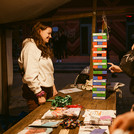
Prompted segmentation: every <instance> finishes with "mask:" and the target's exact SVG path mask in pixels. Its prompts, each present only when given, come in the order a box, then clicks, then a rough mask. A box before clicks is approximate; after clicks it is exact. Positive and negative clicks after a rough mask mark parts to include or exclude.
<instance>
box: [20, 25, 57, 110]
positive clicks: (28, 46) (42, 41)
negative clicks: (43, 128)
mask: <svg viewBox="0 0 134 134" xmlns="http://www.w3.org/2000/svg"><path fill="white" fill-rule="evenodd" d="M51 33H52V28H51V27H50V26H46V25H43V24H41V23H40V22H38V23H36V24H35V25H34V27H33V29H32V35H31V38H27V39H25V40H24V41H23V44H22V45H23V48H22V51H21V54H20V57H19V59H18V62H19V66H20V69H21V70H23V71H22V76H23V78H22V81H23V87H22V90H23V97H24V98H25V99H26V100H27V104H28V107H29V111H32V110H34V109H35V108H36V107H38V106H39V105H40V104H43V103H45V102H46V99H48V98H50V97H52V96H55V95H56V94H57V90H56V88H55V84H54V76H53V73H54V68H53V63H52V60H51V58H52V55H53V54H52V51H51V49H50V47H49V46H47V45H46V43H48V42H49V39H50V38H51Z"/></svg>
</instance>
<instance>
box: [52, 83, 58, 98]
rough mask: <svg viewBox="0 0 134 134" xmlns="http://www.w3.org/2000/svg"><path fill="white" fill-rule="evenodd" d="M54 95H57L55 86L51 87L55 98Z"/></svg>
mask: <svg viewBox="0 0 134 134" xmlns="http://www.w3.org/2000/svg"><path fill="white" fill-rule="evenodd" d="M56 94H58V92H57V90H56V87H55V85H53V96H55V95H56Z"/></svg>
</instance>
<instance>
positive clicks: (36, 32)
mask: <svg viewBox="0 0 134 134" xmlns="http://www.w3.org/2000/svg"><path fill="white" fill-rule="evenodd" d="M48 27H50V26H47V25H43V24H42V23H40V22H37V23H36V24H35V25H34V26H33V28H32V33H31V36H32V38H33V39H34V41H35V43H36V45H37V47H38V48H39V49H40V50H41V52H42V53H41V56H43V57H46V58H48V57H51V58H52V56H53V53H52V50H51V49H50V47H49V46H47V45H46V44H45V42H44V41H43V39H42V37H41V36H40V33H39V30H40V29H41V30H45V29H46V28H48Z"/></svg>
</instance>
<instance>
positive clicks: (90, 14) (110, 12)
mask: <svg viewBox="0 0 134 134" xmlns="http://www.w3.org/2000/svg"><path fill="white" fill-rule="evenodd" d="M93 2H94V1H93ZM93 10H94V9H93ZM104 12H105V15H106V16H109V15H120V14H127V13H129V12H134V8H121V9H120V10H106V11H105V10H104V11H97V10H96V16H102V15H103V14H104ZM93 15H94V14H93V12H88V13H79V14H73V15H63V16H54V17H50V18H43V19H37V20H35V21H41V22H52V21H62V20H71V19H79V18H87V17H93Z"/></svg>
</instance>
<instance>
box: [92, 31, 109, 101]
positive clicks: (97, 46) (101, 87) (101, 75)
mask: <svg viewBox="0 0 134 134" xmlns="http://www.w3.org/2000/svg"><path fill="white" fill-rule="evenodd" d="M106 48H107V35H106V33H93V88H92V97H93V99H106V76H107V57H106V56H107V51H106Z"/></svg>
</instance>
